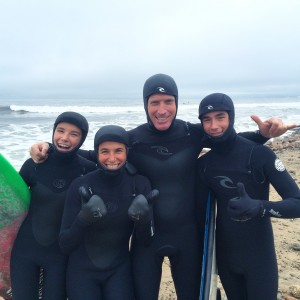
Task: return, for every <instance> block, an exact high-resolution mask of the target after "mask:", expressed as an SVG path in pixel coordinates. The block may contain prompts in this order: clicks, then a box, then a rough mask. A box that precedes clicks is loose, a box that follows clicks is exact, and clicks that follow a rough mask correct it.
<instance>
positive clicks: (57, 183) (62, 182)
mask: <svg viewBox="0 0 300 300" xmlns="http://www.w3.org/2000/svg"><path fill="white" fill-rule="evenodd" d="M53 186H54V187H56V188H57V189H62V188H64V187H65V186H66V181H65V180H64V179H55V180H54V181H53Z"/></svg>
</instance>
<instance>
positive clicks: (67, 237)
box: [59, 180, 86, 254]
mask: <svg viewBox="0 0 300 300" xmlns="http://www.w3.org/2000/svg"><path fill="white" fill-rule="evenodd" d="M78 188H79V185H78V184H77V180H75V181H74V182H73V183H72V184H71V186H70V188H69V191H68V194H67V199H66V202H65V207H64V213H63V217H62V224H61V230H60V234H59V245H60V247H61V249H62V251H63V253H65V254H69V253H71V252H72V251H73V250H74V249H76V248H77V247H78V246H79V245H80V243H81V242H82V239H83V236H84V233H85V231H86V227H85V226H84V224H82V223H81V222H80V220H79V219H78V214H79V212H80V210H81V198H80V195H79V192H78Z"/></svg>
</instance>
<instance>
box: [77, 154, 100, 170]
mask: <svg viewBox="0 0 300 300" xmlns="http://www.w3.org/2000/svg"><path fill="white" fill-rule="evenodd" d="M77 159H78V162H79V164H80V165H81V166H82V167H83V168H84V170H85V172H84V173H88V172H91V171H94V170H96V169H97V165H96V163H94V162H92V161H90V160H88V159H86V158H84V157H82V156H80V155H77Z"/></svg>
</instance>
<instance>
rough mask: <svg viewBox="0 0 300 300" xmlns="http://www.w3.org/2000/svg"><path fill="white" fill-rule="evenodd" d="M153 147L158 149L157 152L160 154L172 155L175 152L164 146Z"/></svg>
mask: <svg viewBox="0 0 300 300" xmlns="http://www.w3.org/2000/svg"><path fill="white" fill-rule="evenodd" d="M151 149H156V152H157V153H158V154H160V155H172V154H173V153H170V152H169V150H168V148H166V147H163V146H152V147H151Z"/></svg>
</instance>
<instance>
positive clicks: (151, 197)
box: [146, 189, 159, 204]
mask: <svg viewBox="0 0 300 300" xmlns="http://www.w3.org/2000/svg"><path fill="white" fill-rule="evenodd" d="M158 195H159V191H158V190H157V189H154V190H152V191H151V192H150V193H149V194H148V195H147V197H146V198H147V200H148V202H149V204H151V203H152V202H153V200H154V199H155V198H156V197H158Z"/></svg>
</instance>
